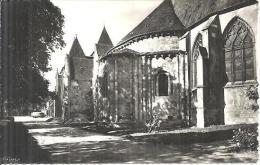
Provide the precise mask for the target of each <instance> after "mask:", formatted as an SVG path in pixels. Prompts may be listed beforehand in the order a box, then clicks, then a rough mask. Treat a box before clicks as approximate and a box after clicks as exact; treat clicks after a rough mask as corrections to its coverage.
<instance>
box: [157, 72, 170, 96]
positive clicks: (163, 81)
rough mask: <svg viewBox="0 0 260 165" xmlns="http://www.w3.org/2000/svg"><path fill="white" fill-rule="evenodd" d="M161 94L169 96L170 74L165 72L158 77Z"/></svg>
mask: <svg viewBox="0 0 260 165" xmlns="http://www.w3.org/2000/svg"><path fill="white" fill-rule="evenodd" d="M158 92H159V96H168V95H169V94H168V76H167V75H166V74H165V73H162V74H159V77H158Z"/></svg>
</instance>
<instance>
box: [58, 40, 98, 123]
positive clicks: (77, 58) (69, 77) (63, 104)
mask: <svg viewBox="0 0 260 165" xmlns="http://www.w3.org/2000/svg"><path fill="white" fill-rule="evenodd" d="M92 74H93V57H90V56H85V54H84V52H83V50H82V48H81V46H80V43H79V41H78V39H77V37H76V38H75V39H74V42H73V44H72V47H71V49H70V52H69V54H68V55H66V59H65V66H64V67H63V68H62V70H61V72H60V73H57V75H56V81H57V85H56V94H57V100H56V101H57V103H56V111H58V114H57V115H58V117H62V118H64V119H71V120H72V121H78V122H83V121H89V120H92V118H93V117H92V116H93V115H92V114H93V112H92V111H93V107H91V105H92V103H91V102H93V101H92V100H93V99H92V89H91V86H92ZM90 101H91V102H90ZM91 115H92V116H91Z"/></svg>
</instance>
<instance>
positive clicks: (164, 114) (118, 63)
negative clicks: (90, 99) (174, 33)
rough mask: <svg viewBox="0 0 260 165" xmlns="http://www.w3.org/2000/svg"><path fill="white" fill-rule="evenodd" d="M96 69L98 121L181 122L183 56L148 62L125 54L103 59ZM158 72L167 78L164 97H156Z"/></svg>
mask: <svg viewBox="0 0 260 165" xmlns="http://www.w3.org/2000/svg"><path fill="white" fill-rule="evenodd" d="M185 59H186V58H185ZM184 63H185V65H184ZM99 66H100V67H99V70H98V75H97V78H96V82H95V85H94V90H95V92H96V96H95V97H96V98H95V100H96V101H95V103H96V104H98V105H96V108H95V109H98V110H96V114H97V115H96V116H98V117H97V118H99V119H98V120H112V121H113V122H123V121H125V120H129V121H137V122H143V123H146V122H150V121H151V120H152V119H153V118H154V117H156V118H161V119H167V118H168V116H173V118H174V119H179V118H184V115H185V112H184V108H186V107H185V106H184V103H185V102H184V98H185V96H186V94H187V93H185V92H184V81H187V80H184V79H185V78H187V76H183V74H187V59H186V61H185V60H184V58H183V56H181V55H180V56H178V57H174V58H173V59H171V58H166V59H163V58H160V59H155V58H154V59H149V58H146V57H141V56H139V54H131V53H127V52H126V53H121V54H117V55H114V56H111V57H109V58H107V59H106V60H104V61H103V62H100V63H99ZM184 66H185V67H184ZM183 69H186V70H185V72H184V71H183ZM159 71H163V72H165V73H166V74H167V76H168V96H159V95H158V72H159ZM104 82H105V83H104ZM106 86H107V89H106ZM186 86H187V82H186ZM184 93H185V94H184ZM186 115H187V114H186Z"/></svg>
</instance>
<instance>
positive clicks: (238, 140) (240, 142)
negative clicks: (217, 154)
mask: <svg viewBox="0 0 260 165" xmlns="http://www.w3.org/2000/svg"><path fill="white" fill-rule="evenodd" d="M233 132H234V136H233V138H232V140H233V142H234V143H235V144H236V148H237V149H238V150H243V149H246V150H257V147H258V141H257V136H258V133H257V126H254V127H245V126H243V127H241V128H239V129H237V130H234V131H233Z"/></svg>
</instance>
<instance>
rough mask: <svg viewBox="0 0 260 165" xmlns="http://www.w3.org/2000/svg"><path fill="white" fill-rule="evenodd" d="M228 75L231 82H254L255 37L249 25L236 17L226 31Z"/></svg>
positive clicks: (225, 46) (225, 43)
mask: <svg viewBox="0 0 260 165" xmlns="http://www.w3.org/2000/svg"><path fill="white" fill-rule="evenodd" d="M224 39H225V40H224V41H225V42H224V49H225V62H226V73H227V76H228V79H229V81H230V82H236V81H246V80H253V79H254V78H255V76H254V74H255V73H254V72H255V69H254V36H253V32H252V30H251V28H250V27H249V25H248V24H247V23H246V22H245V21H243V20H242V19H240V18H238V17H235V18H233V19H232V20H231V21H230V23H229V24H228V25H227V27H226V29H225V30H224Z"/></svg>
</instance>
